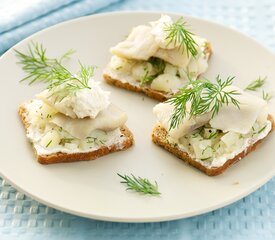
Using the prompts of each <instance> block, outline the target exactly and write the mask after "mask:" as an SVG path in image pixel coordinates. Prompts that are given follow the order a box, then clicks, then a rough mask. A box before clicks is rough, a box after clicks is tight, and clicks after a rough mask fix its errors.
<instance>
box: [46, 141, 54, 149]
mask: <svg viewBox="0 0 275 240" xmlns="http://www.w3.org/2000/svg"><path fill="white" fill-rule="evenodd" d="M52 141H53V140H50V141H49V142H48V143H47V145H46V148H47V147H48V146H50V144H51V143H52Z"/></svg>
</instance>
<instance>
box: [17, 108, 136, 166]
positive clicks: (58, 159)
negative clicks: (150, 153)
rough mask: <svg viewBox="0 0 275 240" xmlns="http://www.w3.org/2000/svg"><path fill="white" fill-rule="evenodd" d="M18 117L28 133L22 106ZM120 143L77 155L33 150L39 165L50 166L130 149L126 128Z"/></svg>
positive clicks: (132, 141)
mask: <svg viewBox="0 0 275 240" xmlns="http://www.w3.org/2000/svg"><path fill="white" fill-rule="evenodd" d="M19 116H20V117H21V120H22V123H23V125H24V127H25V129H26V131H28V128H29V126H30V122H28V120H27V117H26V116H27V110H26V108H25V106H24V104H22V105H21V106H20V107H19ZM120 132H121V136H123V137H122V138H121V142H117V143H114V144H112V145H109V146H101V147H100V148H99V149H97V150H94V151H90V152H77V153H63V152H56V153H52V154H43V155H40V154H38V153H37V151H36V149H35V148H34V151H35V154H36V156H37V160H38V162H39V163H41V164H52V163H62V162H63V163H65V162H78V161H85V160H94V159H97V158H99V157H101V156H104V155H107V154H109V153H112V152H117V151H122V150H126V149H127V148H129V147H131V146H132V145H133V143H134V138H133V134H132V133H131V131H130V130H129V129H128V128H127V127H126V126H123V127H121V128H120Z"/></svg>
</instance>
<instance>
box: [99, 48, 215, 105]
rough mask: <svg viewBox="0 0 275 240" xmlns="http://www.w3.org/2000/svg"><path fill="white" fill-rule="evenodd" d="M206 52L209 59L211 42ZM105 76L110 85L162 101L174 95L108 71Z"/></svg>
mask: <svg viewBox="0 0 275 240" xmlns="http://www.w3.org/2000/svg"><path fill="white" fill-rule="evenodd" d="M204 53H205V54H206V55H207V57H208V59H207V60H208V61H209V59H210V57H211V55H212V48H211V45H210V43H208V44H207V46H206V48H205V50H204ZM103 78H104V80H105V81H106V82H107V83H108V84H110V85H114V86H116V87H119V88H124V89H126V90H130V91H133V92H139V93H144V94H146V95H147V96H148V97H151V98H154V99H156V100H158V101H160V102H163V101H166V100H167V99H169V98H170V97H171V96H173V95H174V94H173V93H168V92H164V91H158V90H154V89H152V88H150V86H146V85H133V84H131V83H129V82H124V81H122V79H115V78H112V77H111V76H110V75H109V74H108V73H103Z"/></svg>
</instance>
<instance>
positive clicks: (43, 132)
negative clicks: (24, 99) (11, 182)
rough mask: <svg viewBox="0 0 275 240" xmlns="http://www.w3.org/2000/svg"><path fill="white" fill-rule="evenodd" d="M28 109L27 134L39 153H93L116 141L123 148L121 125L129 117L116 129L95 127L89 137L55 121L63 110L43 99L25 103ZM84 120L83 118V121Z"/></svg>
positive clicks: (122, 122)
mask: <svg viewBox="0 0 275 240" xmlns="http://www.w3.org/2000/svg"><path fill="white" fill-rule="evenodd" d="M25 108H26V110H27V111H26V121H27V122H28V123H29V126H28V128H27V137H28V138H29V139H30V141H31V142H32V143H33V146H34V148H35V149H36V151H37V154H40V155H41V154H51V153H57V152H63V153H81V152H89V151H94V150H97V149H99V148H101V147H102V146H104V147H110V146H111V145H114V144H115V145H116V146H117V148H118V149H121V148H122V147H123V146H122V143H123V141H124V140H125V136H124V135H123V134H122V133H121V131H120V126H122V125H124V123H125V122H126V120H127V117H126V119H123V120H122V121H120V122H119V123H120V124H117V123H116V127H115V128H112V130H109V131H104V130H101V129H98V128H94V129H90V130H91V131H90V133H89V134H88V135H85V137H83V138H77V137H75V136H73V135H72V134H71V133H70V131H71V129H69V132H68V131H66V130H65V129H64V128H63V127H62V126H59V125H56V124H54V123H53V122H52V119H54V118H55V116H58V115H59V114H60V113H58V112H57V111H56V110H55V109H54V108H52V107H51V106H49V105H47V104H46V103H44V102H43V101H41V100H32V101H31V102H29V103H26V104H25ZM72 120H73V119H72ZM75 120H76V119H75ZM82 120H84V119H82ZM82 120H81V119H79V121H82ZM101 121H102V119H101ZM63 124H64V127H65V128H66V127H68V126H67V124H66V122H64V123H63ZM107 124H108V123H107ZM109 124H111V123H109Z"/></svg>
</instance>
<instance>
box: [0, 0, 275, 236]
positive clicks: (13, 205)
mask: <svg viewBox="0 0 275 240" xmlns="http://www.w3.org/2000/svg"><path fill="white" fill-rule="evenodd" d="M2 1H3V0H2ZM4 1H5V0H4ZM16 1H20V0H16ZM40 1H43V2H45V1H44V0H40ZM6 2H8V1H7V0H6ZM10 2H11V1H10ZM56 2H58V3H55V4H50V3H48V4H49V5H45V7H44V8H45V9H44V10H43V11H41V12H39V13H37V14H36V15H35V16H33V17H32V18H31V19H29V18H28V19H26V17H25V16H24V14H23V15H22V16H23V17H22V18H21V21H19V22H16V21H15V22H12V21H11V22H9V24H8V23H7V24H1V22H0V53H1V52H2V53H3V52H4V51H5V50H7V49H8V48H9V47H11V46H12V45H13V44H15V43H16V42H18V41H20V40H21V39H23V38H24V37H26V36H28V35H30V34H31V33H33V32H35V31H38V30H39V29H42V28H45V27H47V26H50V25H53V24H55V23H57V22H60V21H64V20H67V19H70V18H75V17H78V16H82V15H87V14H91V13H94V12H107V11H123V10H157V11H173V12H180V13H182V14H184V15H193V16H198V17H201V18H205V19H210V20H213V21H216V22H219V23H223V24H225V25H227V26H230V27H233V28H236V29H238V30H240V31H242V32H244V33H246V34H248V35H250V36H252V37H253V38H255V39H256V40H258V41H260V42H261V43H262V44H263V45H265V46H266V47H268V48H269V49H271V50H273V51H275V17H274V16H275V2H274V1H273V0H261V1H258V0H239V1H237V0H235V1H233V0H223V1H218V0H212V1H211V0H192V1H189V0H177V1H169V0H162V1H161V0H150V1H148V0H135V1H133V0H124V1H118V0H117V1H115V0H113V1H108V0H104V1H100V0H98V1H96V0H93V1H88V0H82V1H73V0H66V1H56ZM110 4H111V5H110ZM1 10H3V9H2V6H1V1H0V20H1ZM255 57H256V56H255ZM274 67H275V64H274ZM0 239H1V240H5V239H8V240H10V239H39V240H40V239H68V240H71V239H74V240H75V239H83V240H84V239H120V240H121V239H122V240H124V239H130V240H135V239H144V240H149V239H150V240H153V239H171V240H172V239H173V240H182V239H200V240H203V239H226V240H227V239H234V240H238V239H250V240H254V239H255V240H256V239H257V240H258V239H268V240H269V239H270V240H271V239H272V240H274V239H275V179H274V178H273V179H272V180H271V181H269V182H268V183H267V184H265V185H264V186H263V187H261V188H260V189H259V190H257V191H256V192H254V193H253V194H251V195H249V196H248V197H245V198H244V199H242V200H240V201H238V202H236V203H234V204H231V205H229V206H227V207H224V208H222V209H219V210H216V211H213V212H210V213H207V214H204V215H200V216H196V217H192V218H188V219H182V220H177V221H170V222H162V223H145V224H141V223H139V224H130V223H129V224H128V223H112V222H102V221H96V220H90V219H85V218H80V217H77V216H73V215H70V214H66V213H62V212H60V211H57V210H54V209H52V208H49V207H47V206H45V205H43V204H40V203H38V202H36V201H34V200H32V199H30V198H28V197H27V196H24V194H22V193H20V192H18V191H17V190H16V189H14V188H13V187H12V186H10V185H9V184H8V183H7V182H6V181H5V180H1V179H0Z"/></svg>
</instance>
